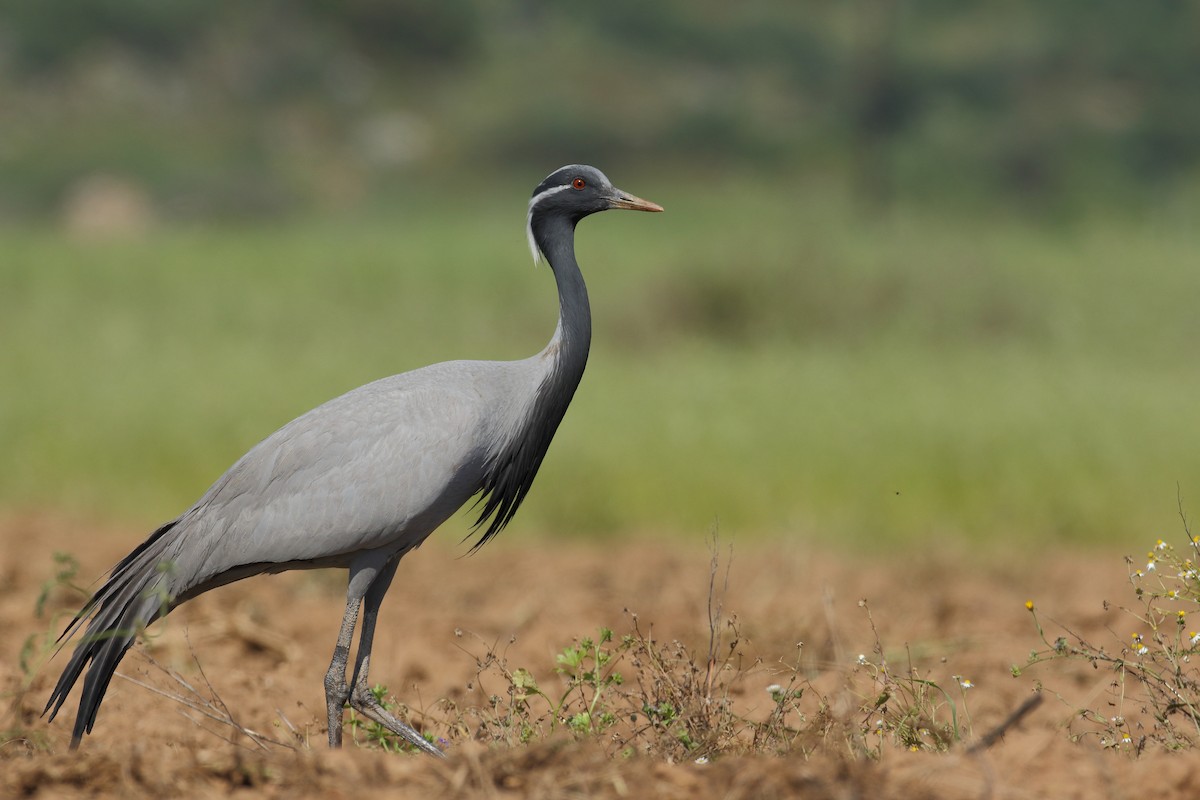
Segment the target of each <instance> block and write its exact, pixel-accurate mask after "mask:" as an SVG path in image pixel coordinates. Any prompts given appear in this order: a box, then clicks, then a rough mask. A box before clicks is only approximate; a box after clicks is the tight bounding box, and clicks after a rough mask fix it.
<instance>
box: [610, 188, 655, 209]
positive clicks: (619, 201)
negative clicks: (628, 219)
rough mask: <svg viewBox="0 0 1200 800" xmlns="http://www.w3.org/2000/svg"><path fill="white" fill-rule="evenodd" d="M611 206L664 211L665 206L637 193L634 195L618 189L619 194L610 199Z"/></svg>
mask: <svg viewBox="0 0 1200 800" xmlns="http://www.w3.org/2000/svg"><path fill="white" fill-rule="evenodd" d="M608 207H609V208H627V209H629V210H630V211H662V210H663V207H662V206H660V205H659V204H658V203H651V202H650V201H649V200H643V199H642V198H640V197H638V196H637V195H632V194H629V193H627V192H622V191H621V190H620V189H618V190H617V194H616V196H615V197H613V198H612V199H611V200H609V201H608Z"/></svg>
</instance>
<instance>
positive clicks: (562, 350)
mask: <svg viewBox="0 0 1200 800" xmlns="http://www.w3.org/2000/svg"><path fill="white" fill-rule="evenodd" d="M532 229H533V235H534V241H535V242H536V243H537V245H538V247H539V248H540V249H541V251H542V253H543V254H544V255H545V256H546V260H547V261H549V262H550V268H551V269H552V270H553V271H554V280H555V282H556V283H557V284H558V327H557V328H556V329H555V331H554V336H553V337H551V339H550V343H549V344H548V345H546V347H545V349H543V350H542V352H541V353H540V354H538V356H536V358H537V359H538V360H539V365H540V366H541V367H542V379H541V383H540V384H539V385H538V388H537V391H536V393H535V395H534V397H533V400H532V402H531V403H530V405H529V407H528V409H527V411H526V415H525V418H524V420H522V422H521V423H520V425H518V426H517V428H516V429H515V430H513V431H512V433H511V436H510V437H509V438H508V441H506V442H505V443H504V444H503V445H502V446H501V448H500V449H499V450H498V451H497V452H495V453H493V454H492V455H491V456H490V457H489V459H488V463H487V464H486V465H485V474H484V479H483V484H482V486H481V487H480V491H481V498H480V500H481V502H482V503H483V510H482V512H481V513H480V515H479V519H478V520H476V522H475V527H476V528H478V527H481V526H482V525H483V524H484V522H488V520H489V518H490V520H491V521H490V522H488V528H487V530H486V531H484V533H483V535H482V536H481V537H480V538H479V541H478V542H476V543H475V545H474V547H473V548H472V549H473V550H475V549H478V548H480V547H482V546H483V544H484V543H485V542H487V541H488V540H489V539H491V538H492V537H493V536H495V535H496V534H498V533H499V532H500V531H502V530H503V529H504V526H505V525H507V524H508V523H509V520H511V519H512V517H513V515H514V514H516V513H517V508H518V507H519V506H520V505H521V501H522V500H524V499H525V495H526V494H527V493H528V492H529V488H530V487H531V486H532V485H533V479H534V478H535V477H536V476H537V471H538V468H539V467H541V465H542V459H543V458H545V456H546V451H547V450H548V449H549V447H550V440H551V439H552V438H553V437H554V433H555V431H557V430H558V425H559V423H560V422H562V419H563V416H564V415H565V414H566V413H567V406H568V405H570V403H571V398H572V397H574V396H575V389H576V388H577V387H578V386H579V381H580V379H581V378H583V370H584V367H586V366H587V358H588V350H589V348H590V347H591V343H592V310H591V306H590V305H589V304H588V295H587V286H586V285H585V284H584V282H583V274H582V273H581V272H580V271H579V262H577V261H576V260H575V222H574V221H573V220H571V219H568V218H565V217H562V216H557V215H556V216H553V217H550V218H549V219H535V220H533V225H532Z"/></svg>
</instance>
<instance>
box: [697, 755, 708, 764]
mask: <svg viewBox="0 0 1200 800" xmlns="http://www.w3.org/2000/svg"><path fill="white" fill-rule="evenodd" d="M695 763H697V764H707V763H708V756H700V757H699V758H697V759H696V761H695Z"/></svg>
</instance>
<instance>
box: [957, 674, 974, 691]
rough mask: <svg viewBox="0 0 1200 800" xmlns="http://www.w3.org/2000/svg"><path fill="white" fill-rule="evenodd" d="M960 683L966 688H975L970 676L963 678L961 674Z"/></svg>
mask: <svg viewBox="0 0 1200 800" xmlns="http://www.w3.org/2000/svg"><path fill="white" fill-rule="evenodd" d="M958 685H959V686H961V687H962V688H964V689H974V688H975V684H973V683H971V679H970V678H963V677H961V676H960V677H959V679H958Z"/></svg>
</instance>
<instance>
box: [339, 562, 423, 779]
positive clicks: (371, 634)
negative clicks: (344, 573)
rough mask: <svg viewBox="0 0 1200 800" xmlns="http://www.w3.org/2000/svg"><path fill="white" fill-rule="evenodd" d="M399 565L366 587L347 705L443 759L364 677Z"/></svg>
mask: <svg viewBox="0 0 1200 800" xmlns="http://www.w3.org/2000/svg"><path fill="white" fill-rule="evenodd" d="M399 564H400V559H399V558H397V559H395V560H394V561H392V562H391V563H390V564H388V565H387V566H385V567H384V568H383V569H382V570H380V572H379V576H378V577H377V578H376V579H375V581H374V582H373V583H372V584H371V588H370V589H368V590H367V594H366V597H365V599H364V601H363V615H362V631H361V633H360V634H359V639H358V653H357V655H356V656H355V660H354V678H353V680H352V681H351V682H352V684H353V688H352V689H351V690H350V707H351V708H353V709H354V710H355V711H357V712H358V713H360V714H362V715H363V716H364V717H366V718H368V719H370V720H371V721H373V722H377V723H379V724H380V725H382V726H383V727H385V728H387V729H388V730H389V731H391V732H392V733H394V734H396V735H397V736H399V737H401V738H403V739H404V740H405V741H407V742H408V743H409V744H411V745H413V747H415V748H416V749H417V750H420V751H421V752H423V753H428V754H429V755H433V756H438V757H439V758H445V754H444V753H442V751H441V750H439V749H438V748H437V747H436V746H435V745H433V744H430V743H429V742H428V741H426V739H425V737H424V736H422V735H421V734H420V733H419V732H418V731H417V730H416V729H415V728H413V727H412V726H411V725H408V724H407V723H404V722H401V721H400V720H398V719H396V717H395V716H393V715H392V713H391V712H390V711H388V710H387V709H386V708H384V707H383V704H382V703H380V702H379V698H377V697H376V696H375V695H374V693H373V692H372V691H371V684H370V681H369V680H368V679H367V672H368V671H369V670H370V667H371V644H372V641H373V639H374V638H375V622H376V620H377V619H378V617H379V606H380V604H381V603H382V602H383V595H384V594H385V593H386V592H387V590H388V586H390V585H391V583H392V578H393V577H395V575H396V567H397V566H399Z"/></svg>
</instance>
